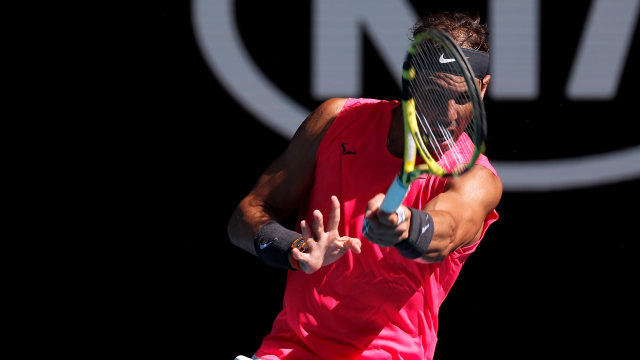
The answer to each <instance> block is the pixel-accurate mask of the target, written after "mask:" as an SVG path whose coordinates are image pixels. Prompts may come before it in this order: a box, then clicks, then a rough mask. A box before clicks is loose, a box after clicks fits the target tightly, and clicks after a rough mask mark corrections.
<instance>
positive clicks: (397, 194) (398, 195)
mask: <svg viewBox="0 0 640 360" xmlns="http://www.w3.org/2000/svg"><path fill="white" fill-rule="evenodd" d="M409 187H411V185H409V186H405V184H404V183H403V182H402V180H400V175H398V176H396V178H395V180H393V182H392V183H391V185H390V186H389V190H387V195H386V196H385V198H384V200H382V204H380V210H381V211H383V212H386V213H392V212H394V211H396V210H397V209H398V208H399V207H400V205H402V201H403V200H404V197H405V196H406V195H407V193H408V192H409Z"/></svg>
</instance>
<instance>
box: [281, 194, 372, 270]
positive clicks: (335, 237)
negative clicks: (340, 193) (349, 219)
mask: <svg viewBox="0 0 640 360" xmlns="http://www.w3.org/2000/svg"><path fill="white" fill-rule="evenodd" d="M323 221H324V219H323V216H322V213H321V212H320V210H315V211H314V212H313V224H312V225H311V227H309V226H308V224H307V222H306V221H304V220H302V221H301V222H300V227H301V229H302V236H303V237H304V240H305V241H306V243H307V245H308V246H309V251H308V252H305V253H303V252H301V251H300V250H298V249H296V248H294V249H292V250H291V253H292V256H293V258H294V259H295V260H298V264H299V265H300V269H301V270H302V271H304V272H305V273H307V274H311V273H314V272H316V271H318V269H320V268H321V267H323V266H326V265H329V264H332V263H334V262H335V261H336V260H338V259H339V258H340V257H342V255H344V254H345V253H346V252H347V251H349V250H351V251H353V252H354V253H356V254H360V246H361V245H362V242H361V241H360V239H358V238H352V237H349V236H340V234H339V233H338V224H339V223H340V201H339V200H338V198H337V197H335V196H332V197H331V212H330V213H329V221H328V222H327V226H326V228H325V227H324V222H323Z"/></svg>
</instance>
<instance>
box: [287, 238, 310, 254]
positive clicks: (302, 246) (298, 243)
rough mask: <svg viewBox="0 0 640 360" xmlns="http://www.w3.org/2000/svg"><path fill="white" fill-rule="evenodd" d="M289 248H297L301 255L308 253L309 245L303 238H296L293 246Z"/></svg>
mask: <svg viewBox="0 0 640 360" xmlns="http://www.w3.org/2000/svg"><path fill="white" fill-rule="evenodd" d="M291 248H297V249H298V250H300V251H301V252H303V253H306V252H309V245H307V242H306V241H305V240H304V239H303V238H297V239H296V240H295V241H294V242H293V244H291Z"/></svg>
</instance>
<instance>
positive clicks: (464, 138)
mask: <svg viewBox="0 0 640 360" xmlns="http://www.w3.org/2000/svg"><path fill="white" fill-rule="evenodd" d="M411 65H412V67H413V68H414V69H415V70H416V71H415V77H414V78H413V80H412V81H411V84H410V88H411V93H412V96H413V98H414V100H415V104H416V105H415V106H416V118H417V119H416V120H417V122H418V125H419V128H420V129H419V130H420V133H421V135H422V137H423V142H424V145H425V147H426V148H423V151H425V152H428V153H429V154H431V155H432V157H433V158H434V159H435V160H436V161H438V162H439V164H440V166H442V167H443V168H444V169H445V170H446V171H447V172H450V173H454V174H455V173H461V172H464V171H465V170H466V169H467V166H466V165H467V164H468V163H469V162H470V158H471V155H472V154H473V152H474V150H475V145H474V143H475V140H476V139H475V136H474V134H476V129H475V126H476V124H475V122H474V121H473V118H474V114H473V111H474V108H473V105H472V102H471V101H470V99H469V92H468V87H467V84H466V82H465V81H464V78H463V77H462V76H461V74H462V73H463V71H462V69H461V67H460V64H459V62H458V61H455V59H454V57H453V56H451V55H450V54H449V53H448V52H447V51H445V50H444V48H443V47H440V46H437V45H434V44H433V43H431V42H424V43H423V44H422V46H420V47H419V48H418V49H417V51H416V52H415V53H414V54H413V56H412V58H411Z"/></svg>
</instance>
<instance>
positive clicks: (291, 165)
mask: <svg viewBox="0 0 640 360" xmlns="http://www.w3.org/2000/svg"><path fill="white" fill-rule="evenodd" d="M345 101H346V99H340V98H334V99H330V100H327V101H325V102H324V103H322V104H321V105H320V106H318V108H316V109H315V110H314V111H313V112H312V113H311V114H310V115H309V116H308V117H307V118H306V119H305V120H304V121H303V122H302V124H301V125H300V127H299V128H298V130H297V131H296V133H295V134H294V136H293V138H292V139H291V142H290V143H289V146H288V147H287V149H286V150H285V151H284V152H283V153H282V154H281V155H280V156H278V157H277V158H276V159H275V160H274V161H273V162H272V163H271V164H270V165H269V166H268V167H267V169H266V170H265V171H264V173H262V175H261V176H260V178H259V179H258V181H257V183H256V185H255V186H254V188H253V189H252V190H251V191H250V193H249V194H248V195H247V196H246V197H245V198H244V199H242V201H241V202H240V204H239V205H238V207H237V208H236V210H235V212H234V213H233V215H232V217H231V219H230V221H229V227H228V230H229V231H228V232H229V236H230V237H231V241H232V242H233V243H234V244H236V245H237V246H240V247H242V248H244V249H245V250H247V251H250V252H253V248H252V246H253V245H252V244H251V243H250V242H251V239H252V238H253V235H254V234H255V232H256V231H257V230H258V229H259V228H260V226H262V225H263V224H264V223H266V222H268V221H271V220H282V219H284V218H286V217H287V216H289V215H290V214H291V213H292V212H293V211H295V210H296V209H297V208H298V206H299V204H300V203H301V202H302V200H303V199H304V198H305V197H306V196H307V194H308V192H309V191H310V189H311V187H312V185H313V178H314V173H315V163H316V153H317V151H318V147H319V146H320V143H321V142H322V138H323V137H324V135H325V133H326V131H327V130H328V128H329V127H330V126H331V124H332V123H333V120H334V119H335V117H336V116H337V114H338V113H339V112H340V110H341V109H342V106H343V105H344V103H345Z"/></svg>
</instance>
